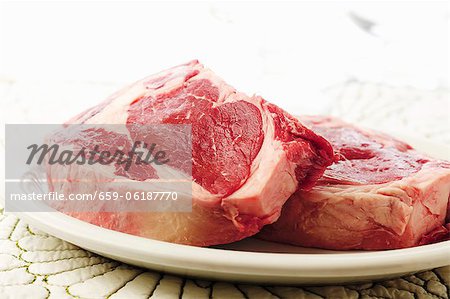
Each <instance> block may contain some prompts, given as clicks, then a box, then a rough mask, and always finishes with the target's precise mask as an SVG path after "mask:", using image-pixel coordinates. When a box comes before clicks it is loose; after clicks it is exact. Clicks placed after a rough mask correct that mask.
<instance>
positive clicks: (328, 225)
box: [258, 116, 450, 250]
mask: <svg viewBox="0 0 450 299" xmlns="http://www.w3.org/2000/svg"><path fill="white" fill-rule="evenodd" d="M300 119H301V120H302V121H303V122H304V123H305V124H308V125H309V126H310V127H311V128H312V129H313V130H314V131H315V132H317V133H319V134H322V136H324V137H325V138H326V139H327V140H329V141H330V142H331V144H332V145H333V147H334V148H335V151H336V152H337V153H338V154H339V156H340V159H339V161H337V162H336V163H334V164H333V165H331V166H330V167H328V169H327V170H326V171H325V174H324V176H323V177H322V178H321V179H320V180H319V181H318V184H317V186H315V187H314V188H313V189H312V190H299V191H298V192H296V193H295V194H294V195H292V196H291V198H290V199H289V200H288V201H287V202H286V204H285V205H284V207H283V210H282V214H281V216H280V218H279V220H278V221H277V222H276V223H274V224H272V225H269V226H266V227H265V228H264V229H263V230H262V232H261V233H260V234H259V235H258V236H259V237H261V238H263V239H266V240H271V241H277V242H283V243H290V244H295V245H300V246H305V247H319V248H328V249H337V250H345V249H364V250H380V249H394V248H404V247H411V246H416V245H421V244H427V243H432V242H436V241H439V240H444V239H446V238H448V236H449V230H448V227H446V226H445V218H446V214H447V209H448V202H449V194H450V163H449V162H447V161H438V160H435V159H431V158H430V157H427V156H425V155H423V154H420V153H418V152H416V151H415V150H414V149H412V148H411V146H409V145H408V144H406V143H404V142H401V141H399V140H396V139H394V138H392V137H390V136H388V135H385V134H381V133H377V132H374V131H368V130H362V129H360V128H357V127H355V126H353V125H350V124H347V123H344V122H342V121H340V120H338V119H336V118H332V117H319V116H314V117H301V118H300Z"/></svg>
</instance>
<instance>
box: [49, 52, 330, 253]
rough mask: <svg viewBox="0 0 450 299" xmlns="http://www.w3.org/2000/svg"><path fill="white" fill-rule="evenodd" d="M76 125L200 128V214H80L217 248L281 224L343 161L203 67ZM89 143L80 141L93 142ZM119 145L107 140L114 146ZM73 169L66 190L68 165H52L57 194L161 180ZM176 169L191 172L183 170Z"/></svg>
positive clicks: (133, 90) (165, 75)
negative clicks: (286, 207)
mask: <svg viewBox="0 0 450 299" xmlns="http://www.w3.org/2000/svg"><path fill="white" fill-rule="evenodd" d="M68 123H83V124H124V125H128V124H142V125H151V124H181V125H183V124H188V125H191V126H192V180H193V183H192V212H189V213H183V212H97V211H95V212H76V213H71V215H72V216H74V217H77V218H79V219H81V220H84V221H87V222H90V223H93V224H96V225H99V226H102V227H105V228H108V229H112V230H116V231H121V232H125V233H130V234H134V235H139V236H143V237H148V238H153V239H158V240H163V241H169V242H175V243H182V244H190V245H198V246H208V245H214V244H223V243H229V242H233V241H237V240H240V239H242V238H245V237H247V236H251V235H254V234H255V233H257V232H258V231H259V230H260V229H261V228H262V227H263V226H264V225H266V224H269V223H272V222H274V221H275V220H276V219H277V218H278V217H279V215H280V211H281V207H282V205H283V204H284V203H285V201H286V200H287V199H288V198H289V197H290V196H291V195H292V194H293V193H294V192H295V191H296V190H297V189H301V190H309V189H311V188H312V186H313V185H314V184H315V182H316V181H317V180H318V179H319V178H320V177H321V176H322V174H323V172H324V170H325V169H326V167H327V166H329V165H330V164H331V163H332V161H333V159H334V153H333V150H332V148H331V145H330V144H329V143H328V142H327V141H326V140H325V139H324V138H322V137H321V136H318V135H316V134H315V133H314V132H313V131H311V130H310V129H308V128H306V127H305V126H303V125H302V124H301V123H300V122H299V121H298V120H297V119H296V118H294V117H292V116H291V115H289V114H288V113H286V112H284V111H283V110H281V109H280V108H278V107H277V106H275V105H273V104H270V103H268V102H266V101H265V100H264V99H262V98H261V97H259V96H247V95H245V94H243V93H241V92H238V91H236V90H235V89H234V88H233V87H231V86H229V85H227V84H226V83H225V82H224V81H223V80H222V79H221V78H219V77H218V76H216V75H215V74H214V73H213V72H212V71H211V70H209V69H207V68H205V67H203V66H202V65H201V64H200V63H199V62H198V61H192V62H189V63H187V64H184V65H180V66H177V67H174V68H171V69H168V70H165V71H163V72H160V73H158V74H155V75H152V76H149V77H147V78H145V79H143V80H140V81H138V82H136V83H134V84H132V85H130V86H128V87H126V88H124V89H122V90H120V91H119V92H117V93H115V94H113V95H112V96H110V97H109V98H108V99H107V100H106V101H104V102H103V103H101V104H99V105H97V106H95V107H93V108H91V109H89V110H88V111H86V112H84V113H82V114H80V115H78V116H76V117H74V118H73V119H71V120H70V121H69V122H68ZM111 134H112V133H110V134H107V133H105V134H103V135H102V136H95V140H103V139H105V138H106V137H105V136H111ZM136 134H138V133H136V132H132V131H131V132H130V134H129V135H131V136H132V137H133V135H136ZM86 136H87V135H86V134H84V135H82V136H81V135H80V136H75V137H77V138H74V139H73V140H75V139H78V140H80V139H81V140H87V141H88V142H89V141H90V140H89V137H86ZM126 136H127V134H122V135H120V138H121V139H120V140H122V139H123V138H127V137H126ZM86 138H87V139H86ZM105 140H107V138H106V139H105ZM117 140H119V139H117V138H112V139H110V141H109V143H108V142H107V141H105V142H106V144H108V145H109V146H112V145H114V144H115V143H117ZM66 142H69V143H70V142H72V141H70V140H66ZM121 142H123V144H129V142H128V143H127V141H126V140H125V141H123V140H122V141H121ZM176 143H177V141H176V140H174V141H173V144H176ZM70 167H71V168H70V169H68V170H64V171H63V173H64V175H63V177H64V178H65V179H66V180H65V182H63V183H61V182H60V180H54V181H52V179H51V178H52V176H53V175H52V174H55V173H58V172H59V173H61V171H62V170H61V169H60V168H61V167H60V166H50V167H49V175H48V176H49V178H50V189H51V190H52V191H59V192H64V193H70V192H77V191H79V190H76V188H77V187H76V186H75V185H72V184H71V182H73V181H74V180H76V179H77V178H81V177H82V178H83V179H84V180H89V181H91V182H92V184H90V185H89V186H90V187H85V188H87V190H83V192H84V193H89V192H90V193H93V192H95V190H96V189H98V186H97V185H96V182H98V181H99V180H113V181H114V180H118V179H121V180H124V179H125V180H129V181H140V182H146V181H150V180H157V179H158V174H157V172H155V171H154V170H152V169H151V165H146V166H145V167H143V168H142V167H141V168H140V169H135V170H134V171H131V170H132V169H131V170H130V171H128V172H126V171H118V170H116V171H114V170H111V169H110V168H107V167H104V168H101V167H97V169H98V171H93V172H90V173H87V172H83V171H80V169H79V168H78V166H77V165H71V166H70ZM170 167H172V168H173V171H174V173H175V172H177V171H178V172H179V171H183V170H184V168H183V167H184V166H183V165H177V164H176V163H174V164H172V165H170ZM166 179H167V178H166ZM130 186H131V185H130ZM130 191H132V190H130Z"/></svg>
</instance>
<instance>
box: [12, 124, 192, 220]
mask: <svg viewBox="0 0 450 299" xmlns="http://www.w3.org/2000/svg"><path fill="white" fill-rule="evenodd" d="M191 139H192V138H191V126H190V125H173V124H154V125H153V124H152V125H108V124H95V125H91V124H89V125H87V124H70V125H68V124H66V125H28V124H27V125H6V152H5V154H6V194H5V209H6V211H49V210H59V211H64V212H78V211H94V212H95V211H101V212H121V211H170V212H174V211H179V212H188V211H190V210H191V200H192V144H191Z"/></svg>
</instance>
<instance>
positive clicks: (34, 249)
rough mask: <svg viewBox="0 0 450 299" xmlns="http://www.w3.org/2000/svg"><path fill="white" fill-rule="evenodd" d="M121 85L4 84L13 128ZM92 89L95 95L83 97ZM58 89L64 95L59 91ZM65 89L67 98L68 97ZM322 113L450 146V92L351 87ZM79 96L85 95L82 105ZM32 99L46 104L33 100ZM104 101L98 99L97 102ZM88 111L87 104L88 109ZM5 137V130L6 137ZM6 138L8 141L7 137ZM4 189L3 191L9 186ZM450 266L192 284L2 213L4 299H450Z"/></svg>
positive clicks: (332, 93) (57, 114)
mask: <svg viewBox="0 0 450 299" xmlns="http://www.w3.org/2000/svg"><path fill="white" fill-rule="evenodd" d="M116 87H117V85H115V84H97V83H95V84H94V83H85V82H79V83H74V82H71V83H70V84H69V83H68V84H66V85H65V86H63V85H62V86H60V88H59V89H56V90H55V88H54V86H45V85H44V86H43V85H42V84H33V83H30V82H26V83H24V82H22V83H16V82H11V81H0V97H1V99H2V101H6V102H4V104H6V105H5V107H7V108H8V109H7V111H6V109H5V110H3V111H2V112H1V113H2V119H4V120H5V122H7V123H24V122H30V123H32V122H42V123H45V122H46V120H47V119H48V115H49V114H51V113H54V115H52V120H53V121H54V122H61V121H64V120H65V119H67V118H68V117H70V116H71V115H73V114H74V113H76V112H78V111H80V110H81V108H84V107H85V105H86V98H85V97H86V95H87V94H89V95H90V97H92V102H91V104H89V103H88V104H89V105H92V104H93V103H96V102H98V99H99V98H102V97H104V95H105V94H109V93H110V92H112V91H113V90H114V89H115V88H116ZM86 89H88V90H89V92H88V93H87V92H80V90H81V91H83V90H86ZM58 90H59V92H58ZM62 91H64V92H62ZM326 94H327V95H328V96H329V97H330V98H331V101H330V103H331V104H330V105H329V106H328V108H327V109H326V110H324V111H323V113H329V114H333V115H337V116H340V117H342V118H344V119H345V120H348V121H353V122H357V123H360V124H362V125H366V126H368V127H376V128H379V129H381V130H389V131H397V132H401V133H406V134H409V135H415V136H418V137H425V138H428V139H430V140H433V141H436V142H439V143H444V144H447V145H448V144H450V123H449V115H450V113H449V112H450V110H449V109H450V107H449V97H448V96H449V94H448V91H446V90H433V91H421V90H415V89H412V88H406V87H405V88H395V87H390V86H385V85H378V84H367V83H360V82H356V81H349V82H346V83H344V84H340V85H337V86H334V87H330V88H329V89H327V90H326ZM78 97H84V100H83V101H79V98H78ZM30 98H34V99H39V100H38V101H30V100H29V99H30ZM95 99H97V100H95ZM89 105H88V106H89ZM2 133H3V132H2ZM0 140H2V138H1V139H0ZM2 187H3V186H2ZM449 289H450V266H447V267H443V268H438V269H433V270H432V271H425V272H422V273H418V274H415V275H412V276H407V277H403V278H398V279H393V280H387V281H383V282H377V283H366V284H360V285H347V286H327V287H280V286H257V285H244V284H242V285H240V284H230V283H224V282H208V281H199V280H191V279H185V278H182V277H176V276H172V275H167V274H161V273H157V272H152V271H147V270H144V269H139V268H136V267H131V266H127V265H124V264H122V263H119V262H116V261H112V260H109V259H106V258H103V257H100V256H97V255H95V254H93V253H90V252H87V251H85V250H83V249H80V248H78V247H76V246H74V245H71V244H69V243H67V242H65V241H62V240H60V239H57V238H55V237H52V236H49V235H47V234H45V233H43V232H40V231H38V230H36V229H35V228H33V227H30V226H28V225H27V224H26V223H24V222H23V221H21V220H20V219H18V218H17V217H15V216H13V215H4V214H3V213H2V214H0V298H1V299H3V298H115V299H116V298H126V299H132V298H308V299H309V298H446V299H448V298H450V296H449Z"/></svg>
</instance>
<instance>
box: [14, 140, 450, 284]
mask: <svg viewBox="0 0 450 299" xmlns="http://www.w3.org/2000/svg"><path fill="white" fill-rule="evenodd" d="M403 139H404V140H407V141H409V142H410V143H411V144H412V145H414V146H415V147H416V148H417V149H419V150H421V151H424V152H427V153H428V154H429V155H431V156H434V157H437V158H443V159H449V155H450V149H449V148H448V147H445V146H441V145H434V144H431V143H429V142H423V141H417V140H416V139H413V138H405V136H403ZM16 214H17V215H18V216H19V217H20V218H22V219H23V220H25V221H26V222H28V223H30V224H32V225H34V226H36V227H37V228H39V229H41V230H43V231H45V232H47V233H49V234H51V235H54V236H56V237H59V238H61V239H63V240H66V241H68V242H71V243H73V244H76V245H78V246H80V247H82V248H85V249H87V250H90V251H93V252H96V253H98V254H100V255H103V256H107V257H110V258H113V259H116V260H120V261H123V262H126V263H129V264H133V265H136V266H141V267H145V268H149V269H155V270H159V271H165V272H169V273H175V274H181V275H188V276H193V277H200V278H205V279H220V280H231V281H240V282H244V281H245V282H255V283H269V284H331V283H344V282H355V281H365V280H373V279H381V278H383V279H386V278H390V277H394V276H398V275H401V274H406V273H411V272H416V271H420V270H425V269H431V268H435V267H439V266H445V265H449V264H450V241H446V242H441V243H436V244H431V245H425V246H419V247H415V248H408V249H399V250H388V251H372V252H359V251H358V252H357V251H329V250H320V249H310V248H301V247H295V246H289V245H283V244H277V243H272V242H266V241H261V240H257V239H253V238H249V239H246V240H243V241H240V242H236V243H233V244H228V245H224V246H220V247H216V248H200V247H193V246H186V245H178V244H172V243H167V242H161V241H156V240H151V239H145V238H141V237H136V236H132V235H127V234H123V233H120V232H115V231H111V230H107V229H104V228H101V227H97V226H95V225H91V224H89V223H85V222H82V221H80V220H77V219H74V218H72V217H69V216H66V215H64V214H62V213H59V212H52V213H43V212H41V213H38V212H34V213H33V212H22V213H16Z"/></svg>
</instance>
